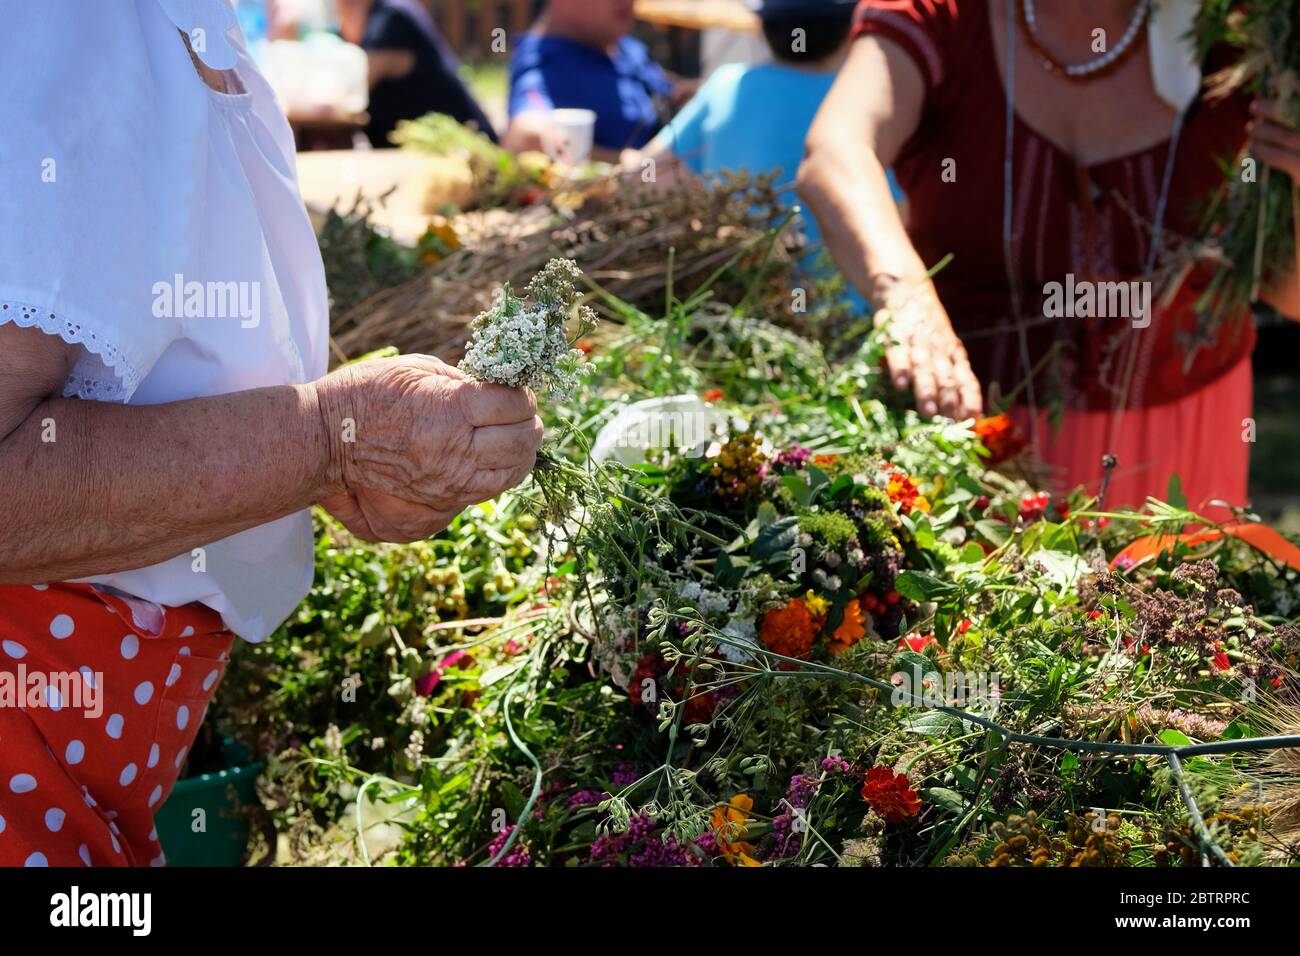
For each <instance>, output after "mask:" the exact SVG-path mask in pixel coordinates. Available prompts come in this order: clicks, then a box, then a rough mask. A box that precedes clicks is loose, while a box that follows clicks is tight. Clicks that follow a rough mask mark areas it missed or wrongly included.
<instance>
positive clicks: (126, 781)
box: [117, 763, 139, 787]
mask: <svg viewBox="0 0 1300 956" xmlns="http://www.w3.org/2000/svg"><path fill="white" fill-rule="evenodd" d="M138 769H139V768H138V767H136V765H135V764H133V763H129V764H127V765H126V766H125V767H123V768H122V772H121V773H120V774H118V775H117V782H118V783H119V784H121V785H122V786H124V787H129V786H130V785H131V784H132V783H133V782H134V781H135V774H136V770H138Z"/></svg>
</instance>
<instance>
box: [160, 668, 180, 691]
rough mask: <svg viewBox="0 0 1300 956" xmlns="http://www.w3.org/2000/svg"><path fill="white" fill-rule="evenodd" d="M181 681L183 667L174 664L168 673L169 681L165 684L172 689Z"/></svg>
mask: <svg viewBox="0 0 1300 956" xmlns="http://www.w3.org/2000/svg"><path fill="white" fill-rule="evenodd" d="M180 679H181V665H180V664H172V669H171V670H169V671H168V672H167V680H166V681H164V682H163V683H165V684H166V685H167V686H168V687H171V686H172V684H174V683H176V682H177V681H178V680H180Z"/></svg>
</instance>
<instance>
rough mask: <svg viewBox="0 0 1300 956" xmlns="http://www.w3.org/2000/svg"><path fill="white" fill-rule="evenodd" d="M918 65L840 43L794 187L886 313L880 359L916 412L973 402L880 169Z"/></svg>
mask: <svg viewBox="0 0 1300 956" xmlns="http://www.w3.org/2000/svg"><path fill="white" fill-rule="evenodd" d="M924 96H925V91H924V85H923V82H922V78H921V74H920V71H919V70H918V69H917V67H916V65H915V64H914V63H913V62H912V60H911V58H910V57H908V55H907V54H906V53H905V52H903V50H902V49H901V48H900V47H898V46H897V45H896V44H894V43H893V42H891V41H889V40H887V39H883V38H878V37H872V36H867V37H863V38H862V39H860V40H857V41H856V42H855V43H854V44H853V47H852V49H851V50H850V52H849V56H848V59H847V60H846V61H845V64H844V66H843V68H842V69H841V70H840V73H839V76H838V77H837V78H836V80H835V85H834V86H832V87H831V91H830V93H829V94H828V95H827V97H826V100H825V102H824V103H823V104H822V107H821V109H820V110H819V111H818V113H817V118H816V119H815V120H814V121H813V125H812V128H811V129H810V130H809V131H808V138H807V140H806V142H805V152H804V161H803V164H802V165H801V166H800V167H799V180H798V191H799V195H800V197H801V198H802V199H803V201H804V202H805V203H807V205H808V208H809V210H810V211H811V212H812V214H813V218H814V219H816V221H817V225H818V227H819V228H820V230H821V234H822V239H823V241H824V242H825V244H826V247H827V250H828V251H829V252H830V254H831V258H832V259H833V260H834V261H835V264H836V265H837V266H839V268H840V270H841V271H842V272H843V273H844V275H845V278H847V279H848V280H849V282H850V283H852V285H853V286H854V288H856V289H857V290H858V291H859V292H860V293H861V294H862V295H863V297H864V298H866V299H867V300H868V301H870V302H871V303H872V304H874V305H875V306H876V307H877V308H878V309H879V310H880V311H878V312H877V314H876V318H877V322H878V323H882V322H886V321H888V322H889V327H890V332H891V334H892V336H893V338H894V343H895V344H894V345H893V346H892V347H891V348H890V349H889V350H888V352H887V353H886V361H887V362H888V363H889V368H890V370H891V372H892V373H893V374H894V377H895V381H896V383H897V384H898V385H899V387H901V388H906V387H908V386H909V385H910V386H911V387H912V388H913V390H914V391H915V393H916V399H917V406H918V408H919V409H920V410H921V412H922V413H924V414H927V415H933V414H937V413H943V414H945V415H949V416H951V417H953V418H966V417H969V416H972V415H976V414H978V413H979V411H980V406H981V396H980V387H979V383H978V382H977V381H976V379H975V376H974V374H973V373H972V372H971V370H970V365H969V363H968V362H967V359H966V350H965V349H964V348H963V347H962V344H961V341H960V340H959V339H958V338H957V336H956V334H955V333H954V332H953V329H952V323H951V322H950V321H949V319H948V316H947V313H946V312H944V309H943V306H942V305H941V304H940V303H939V298H938V295H937V293H936V292H935V290H934V285H933V283H931V282H930V280H929V279H928V278H927V277H926V272H927V268H926V265H925V263H923V262H922V261H921V258H920V256H918V255H917V253H916V249H915V248H914V247H913V246H912V243H911V240H910V239H909V238H908V236H907V230H906V229H905V228H904V225H903V221H902V218H901V217H900V214H899V210H898V208H897V206H896V204H895V203H894V199H893V196H892V194H891V192H890V189H889V182H888V179H887V178H886V176H885V168H886V167H887V166H889V165H890V164H891V163H892V162H893V161H894V159H895V158H896V157H897V155H898V153H899V151H900V150H901V149H902V147H903V144H905V143H906V142H907V140H908V139H909V138H910V137H911V136H912V134H913V133H914V132H915V131H916V128H917V125H918V124H919V123H920V119H921V109H922V106H923V101H924Z"/></svg>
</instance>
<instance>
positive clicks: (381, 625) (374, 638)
mask: <svg viewBox="0 0 1300 956" xmlns="http://www.w3.org/2000/svg"><path fill="white" fill-rule="evenodd" d="M357 638H358V640H360V642H361V646H362V647H377V646H379V645H380V644H382V643H384V641H386V640H388V628H387V626H386V623H385V621H384V613H383V611H371V612H370V613H369V614H367V615H366V619H365V620H364V621H362V622H361V629H360V630H359V631H358V632H357Z"/></svg>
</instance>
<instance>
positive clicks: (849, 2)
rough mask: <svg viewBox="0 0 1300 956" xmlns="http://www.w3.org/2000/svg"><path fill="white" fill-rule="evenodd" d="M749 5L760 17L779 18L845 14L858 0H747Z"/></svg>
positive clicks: (767, 18) (766, 18)
mask: <svg viewBox="0 0 1300 956" xmlns="http://www.w3.org/2000/svg"><path fill="white" fill-rule="evenodd" d="M747 5H748V6H749V8H750V9H751V10H753V11H754V12H755V13H757V14H758V16H759V18H760V19H763V20H769V19H771V20H777V19H791V18H795V17H799V16H807V17H825V16H835V15H838V14H845V13H848V12H850V11H851V10H852V9H853V8H854V7H855V6H857V0H747Z"/></svg>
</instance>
